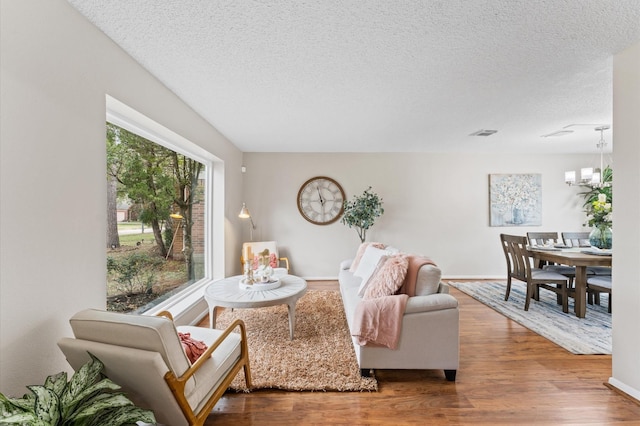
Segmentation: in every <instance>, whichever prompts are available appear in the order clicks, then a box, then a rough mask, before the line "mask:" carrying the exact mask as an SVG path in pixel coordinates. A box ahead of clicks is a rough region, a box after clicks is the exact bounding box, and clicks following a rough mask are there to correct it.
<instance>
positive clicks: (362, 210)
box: [340, 187, 384, 243]
mask: <svg viewBox="0 0 640 426" xmlns="http://www.w3.org/2000/svg"><path fill="white" fill-rule="evenodd" d="M383 213H384V208H383V207H382V198H380V197H379V196H378V194H376V193H375V192H371V187H369V188H367V189H365V191H364V192H363V193H362V195H360V196H354V197H353V201H347V200H345V202H344V214H343V215H342V218H341V219H340V222H341V223H343V224H345V225H347V226H348V227H349V228H352V227H354V228H356V231H357V232H358V237H360V242H362V243H364V241H365V239H366V237H367V230H368V229H369V228H371V227H372V226H373V224H374V223H375V221H376V218H378V217H380V216H382V214H383Z"/></svg>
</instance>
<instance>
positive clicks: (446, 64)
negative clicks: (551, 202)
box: [68, 0, 640, 152]
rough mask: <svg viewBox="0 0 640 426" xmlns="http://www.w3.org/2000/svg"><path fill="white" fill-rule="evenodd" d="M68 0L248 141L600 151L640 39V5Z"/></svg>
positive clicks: (306, 148)
mask: <svg viewBox="0 0 640 426" xmlns="http://www.w3.org/2000/svg"><path fill="white" fill-rule="evenodd" d="M68 1H69V3H71V4H72V5H73V6H74V7H75V8H76V9H78V10H79V11H80V13H82V14H83V15H85V16H86V17H87V18H88V19H89V20H90V21H91V22H92V23H94V24H95V25H96V26H97V27H99V28H100V29H101V30H102V31H104V32H105V33H106V34H107V35H108V36H109V37H110V38H112V39H113V40H114V41H115V42H116V43H117V44H118V45H120V46H121V47H122V48H123V49H124V50H125V51H127V52H128V53H129V54H130V55H131V56H132V57H133V58H135V59H136V60H137V61H138V62H139V63H140V64H142V66H144V67H145V68H146V69H147V70H149V71H150V72H151V73H152V74H153V75H155V76H156V77H157V78H158V79H159V80H160V81H162V82H163V83H164V84H165V85H166V86H167V87H169V88H170V89H171V90H172V91H173V92H175V93H176V94H177V95H178V96H180V97H181V98H182V99H183V100H184V101H185V102H186V103H187V104H189V105H190V106H191V107H192V108H193V109H194V110H195V111H197V112H198V113H199V114H200V115H201V116H202V117H204V118H205V119H206V120H208V121H209V122H210V123H211V124H212V125H213V126H215V127H216V128H217V129H218V130H219V131H220V132H222V133H223V134H224V135H225V136H227V137H228V138H229V139H230V140H231V141H232V142H233V143H234V144H235V145H236V146H238V148H240V149H241V150H242V151H245V152H429V151H431V152H432V151H440V152H445V151H449V152H460V151H467V152H469V151H493V152H594V151H596V143H597V141H598V139H599V133H596V132H595V131H594V128H595V127H596V126H597V125H601V124H611V121H612V56H613V55H614V54H615V53H617V52H619V51H621V50H624V49H625V48H627V47H628V46H630V45H632V44H633V43H635V42H637V41H639V40H640V1H639V0H526V1H523V0H502V1H496V0H474V1H470V0H442V1H435V0H433V1H427V0H422V1H416V0H369V1H361V0H317V1H302V0H298V1H296V0H290V1H284V0H274V1H268V0H263V1H260V0H254V1H249V0H244V1H237V0H227V1H222V0H215V1H197V0H184V1H178V0H154V1H151V0H146V1H145V0H112V1H104V0H68ZM571 124H586V126H573V127H570V128H569V129H570V130H574V132H573V133H571V134H569V135H567V136H563V137H549V138H543V137H541V136H542V135H545V134H549V133H552V132H555V131H558V130H562V129H563V128H564V127H565V126H568V125H571ZM481 129H494V130H498V132H497V133H496V134H495V135H493V136H488V137H478V136H469V135H470V134H471V133H474V132H476V131H478V130H481ZM612 136H613V135H612V132H611V131H608V132H605V139H606V140H607V142H608V150H610V149H611V147H612V145H613V143H612Z"/></svg>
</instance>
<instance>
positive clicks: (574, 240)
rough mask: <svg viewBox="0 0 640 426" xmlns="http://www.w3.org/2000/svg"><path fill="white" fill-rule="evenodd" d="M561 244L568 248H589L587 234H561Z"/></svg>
mask: <svg viewBox="0 0 640 426" xmlns="http://www.w3.org/2000/svg"><path fill="white" fill-rule="evenodd" d="M561 235H562V243H563V244H564V245H565V246H569V247H591V244H590V243H589V233H588V232H563V233H562V234H561Z"/></svg>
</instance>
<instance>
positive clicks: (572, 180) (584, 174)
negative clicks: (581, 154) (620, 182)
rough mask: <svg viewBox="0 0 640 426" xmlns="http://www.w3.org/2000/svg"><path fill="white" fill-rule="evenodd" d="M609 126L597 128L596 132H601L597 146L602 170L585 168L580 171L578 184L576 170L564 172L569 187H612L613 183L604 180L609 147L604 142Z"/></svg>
mask: <svg viewBox="0 0 640 426" xmlns="http://www.w3.org/2000/svg"><path fill="white" fill-rule="evenodd" d="M608 129H609V126H606V125H605V126H600V127H596V128H595V131H596V132H600V140H599V141H598V144H597V145H596V146H597V147H598V149H599V150H600V168H599V169H595V170H594V169H593V167H584V168H582V169H580V180H579V181H577V182H576V172H575V171H574V170H571V171H568V172H564V181H565V183H566V184H567V185H569V186H571V185H579V186H588V187H591V188H602V187H605V186H610V185H611V182H603V180H604V176H603V173H604V170H605V168H604V148H605V147H606V146H607V142H606V141H605V140H604V131H605V130H608Z"/></svg>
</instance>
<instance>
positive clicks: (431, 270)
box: [416, 265, 442, 296]
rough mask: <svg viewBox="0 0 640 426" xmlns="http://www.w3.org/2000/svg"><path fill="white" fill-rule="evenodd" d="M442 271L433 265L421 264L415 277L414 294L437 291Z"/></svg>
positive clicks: (424, 294) (426, 294) (420, 294)
mask: <svg viewBox="0 0 640 426" xmlns="http://www.w3.org/2000/svg"><path fill="white" fill-rule="evenodd" d="M441 278H442V271H441V270H440V268H438V267H437V266H435V265H422V267H421V268H420V270H419V271H418V278H417V279H416V296H428V295H430V294H436V293H438V292H439V291H440V290H439V287H440V279H441Z"/></svg>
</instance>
